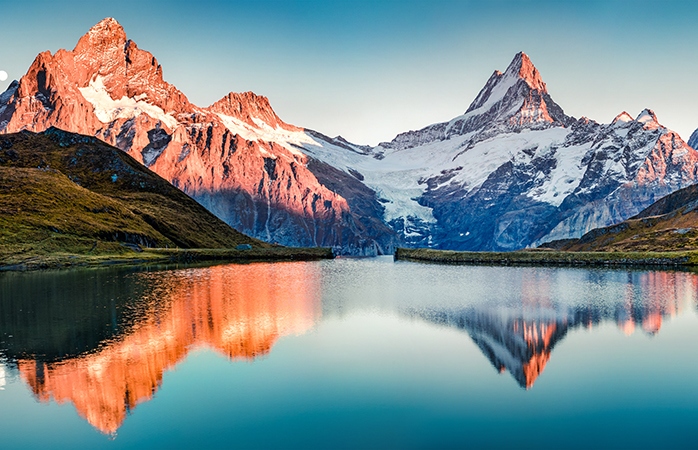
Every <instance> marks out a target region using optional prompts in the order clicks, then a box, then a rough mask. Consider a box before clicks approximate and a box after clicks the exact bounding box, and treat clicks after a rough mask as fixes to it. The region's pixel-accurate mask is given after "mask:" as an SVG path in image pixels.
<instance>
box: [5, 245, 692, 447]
mask: <svg viewBox="0 0 698 450" xmlns="http://www.w3.org/2000/svg"><path fill="white" fill-rule="evenodd" d="M697 298H698V276H697V275H696V274H695V273H692V272H680V271H674V272H672V271H668V272H662V271H641V270H631V271H628V270H603V269H576V268H575V269H569V268H523V267H485V266H441V265H431V264H417V263H408V262H394V261H393V260H392V258H391V257H379V258H369V259H351V258H346V259H344V258H340V259H336V260H332V261H318V262H297V263H276V264H249V265H219V266H212V267H196V268H191V267H190V268H185V267H170V268H160V269H156V268H151V269H148V270H143V269H119V270H116V269H100V270H97V269H93V270H78V271H68V272H65V271H63V272H45V273H27V274H12V273H7V274H1V275H0V358H2V359H1V361H2V364H1V365H0V448H17V447H19V448H47V447H49V448H53V447H58V448H114V449H117V448H144V449H145V448H147V449H153V448H168V449H170V448H464V447H468V448H532V449H534V448H535V449H545V448H590V447H591V448H629V447H634V448H653V449H656V448H696V446H697V445H698V443H697V442H696V438H695V431H694V429H695V424H696V423H697V419H698V352H697V351H696V349H695V346H696V343H697V342H698V300H697Z"/></svg>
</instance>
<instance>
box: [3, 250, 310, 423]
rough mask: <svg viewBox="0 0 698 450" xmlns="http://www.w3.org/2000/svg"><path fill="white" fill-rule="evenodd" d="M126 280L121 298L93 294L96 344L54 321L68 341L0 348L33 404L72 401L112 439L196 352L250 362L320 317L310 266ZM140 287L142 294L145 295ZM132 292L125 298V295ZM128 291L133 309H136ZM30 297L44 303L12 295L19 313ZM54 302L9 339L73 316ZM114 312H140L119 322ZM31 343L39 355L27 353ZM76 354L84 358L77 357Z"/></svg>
mask: <svg viewBox="0 0 698 450" xmlns="http://www.w3.org/2000/svg"><path fill="white" fill-rule="evenodd" d="M97 276H98V277H99V274H97ZM126 279H128V280H130V283H129V282H127V283H125V284H122V285H121V288H120V289H121V291H120V294H122V295H125V298H124V299H123V300H121V301H120V299H119V298H116V299H114V298H112V299H110V300H108V301H105V300H104V299H106V298H107V297H110V295H106V296H104V295H98V296H97V297H98V300H97V302H96V303H97V304H99V305H101V306H103V308H96V310H97V311H100V310H102V309H104V310H106V312H105V313H104V314H102V315H99V314H98V315H97V317H96V318H95V319H94V320H93V321H92V322H91V324H92V325H93V326H94V328H93V330H95V331H94V332H93V333H87V334H88V335H89V336H99V338H95V339H83V340H81V341H80V342H81V343H83V344H81V345H79V346H77V347H76V346H75V345H74V343H73V340H71V339H70V338H69V336H74V335H76V334H81V332H82V329H81V326H80V325H81V323H78V324H77V325H78V326H77V327H72V328H71V327H70V323H68V322H66V321H64V320H60V321H59V322H60V325H61V326H60V329H61V330H62V332H61V333H59V334H60V335H61V336H63V335H65V336H66V338H64V339H58V340H56V341H53V342H50V341H51V340H52V339H53V337H54V336H55V334H50V335H49V336H47V337H48V339H47V340H46V341H43V340H41V339H38V340H37V341H34V339H33V338H32V339H30V340H29V341H26V340H24V339H20V340H21V341H22V342H23V343H22V344H21V345H19V346H17V345H15V346H14V347H13V345H3V347H4V349H5V353H6V356H8V357H9V358H8V359H10V360H13V361H14V364H15V365H16V367H17V368H18V370H19V373H20V376H21V378H22V379H23V380H24V381H25V382H26V383H27V384H28V385H29V386H30V387H31V389H32V391H33V393H34V395H35V396H36V398H37V399H38V400H40V401H42V402H48V401H50V400H54V401H56V402H58V403H59V404H60V403H65V402H71V403H73V404H74V405H75V407H76V408H77V410H78V412H79V414H80V415H81V416H82V417H84V418H85V419H86V420H87V421H89V423H90V424H92V425H93V426H95V427H96V428H97V429H99V430H100V431H101V432H103V433H109V434H113V433H115V432H116V431H117V429H118V428H119V427H120V426H121V424H122V423H123V421H124V419H125V417H126V415H127V414H128V413H129V411H130V410H131V409H132V408H134V407H135V406H136V405H137V404H139V403H141V402H144V401H147V400H150V399H151V398H152V397H153V395H154V394H155V392H156V391H157V389H158V388H159V387H160V384H161V382H162V376H163V373H164V372H165V371H167V370H169V369H171V368H172V367H173V366H175V365H176V364H177V363H178V362H180V361H182V360H183V359H184V358H185V357H186V356H187V354H188V353H189V352H190V351H192V350H193V349H197V348H201V347H206V348H210V349H212V350H214V351H216V352H219V353H220V354H222V355H225V356H226V357H228V358H230V359H234V360H236V359H243V360H251V359H254V358H256V357H258V356H261V355H265V354H267V353H268V352H269V351H270V349H271V348H272V346H273V345H274V343H275V342H276V341H277V339H279V337H281V336H284V335H288V334H293V333H303V332H305V331H306V330H308V329H309V328H311V327H312V326H313V324H314V323H315V321H316V320H318V318H319V317H318V316H319V314H320V308H319V306H320V305H319V297H318V295H317V291H318V289H317V287H318V286H317V275H316V273H314V266H312V265H306V264H294V263H289V264H258V265H246V266H241V265H230V266H216V267H209V268H201V269H192V270H184V271H175V272H159V273H155V274H134V275H133V276H131V277H126ZM88 284H89V283H88ZM142 286H148V291H147V292H142V289H140V287H142ZM129 287H130V289H131V292H125V291H124V289H126V290H128V288H129ZM112 294H113V293H112ZM134 294H135V295H137V296H138V302H137V303H138V305H134V304H133V303H134V302H135V300H134ZM3 298H4V296H3ZM34 300H38V301H39V302H41V298H28V297H25V296H23V297H22V298H17V297H15V298H14V301H13V302H12V304H13V305H14V308H13V309H14V310H15V312H20V311H21V309H22V308H19V310H20V311H17V309H18V308H17V306H18V305H22V306H25V307H28V306H29V304H31V303H32V302H33V301H34ZM59 303H61V302H56V303H55V304H54V303H51V302H50V303H48V304H46V305H44V307H45V310H44V312H45V314H31V315H29V316H27V315H24V316H23V317H24V319H23V320H21V321H20V322H23V323H22V324H14V331H12V333H18V334H21V333H22V330H19V329H18V328H19V327H20V326H21V325H25V328H27V329H29V330H34V329H37V330H40V329H48V328H50V325H51V324H52V323H53V320H52V318H53V317H54V316H58V317H59V318H63V317H73V316H74V315H76V314H77V313H78V312H77V309H79V308H76V309H75V308H71V306H70V305H73V303H72V302H70V301H68V302H67V304H68V306H67V307H66V305H65V302H64V303H63V304H62V305H60V304H59ZM117 305H118V307H117ZM109 306H112V307H111V309H110V310H109V308H108V307H109ZM73 309H75V310H73ZM2 311H3V314H2V316H3V319H4V320H5V321H12V319H11V314H5V313H6V312H7V311H8V309H5V307H4V305H3V309H2ZM119 311H137V312H132V313H131V317H130V319H129V320H122V321H120V320H119V318H118V316H119ZM120 322H121V326H118V325H116V324H118V323H120ZM105 325H106V326H105ZM3 330H5V328H3ZM110 331H111V332H110ZM13 337H14V335H13ZM35 337H37V336H35ZM105 337H107V339H105V340H101V341H100V340H99V339H102V338H105ZM8 340H9V341H10V342H12V341H14V339H8ZM88 342H89V344H87V343H88ZM32 344H37V348H38V349H40V351H37V352H31V350H30V348H29V347H30V346H31V345H32ZM87 345H91V346H92V349H88V348H87V347H86V346H87ZM46 346H48V348H47V347H46ZM76 350H83V354H79V355H75V351H76ZM30 355H31V356H30ZM60 355H66V357H60Z"/></svg>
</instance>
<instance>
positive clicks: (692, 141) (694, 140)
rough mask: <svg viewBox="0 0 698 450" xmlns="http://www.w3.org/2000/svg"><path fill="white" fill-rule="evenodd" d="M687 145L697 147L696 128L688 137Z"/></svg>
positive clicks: (697, 136) (697, 129) (697, 134)
mask: <svg viewBox="0 0 698 450" xmlns="http://www.w3.org/2000/svg"><path fill="white" fill-rule="evenodd" d="M688 146H689V147H691V148H693V149H696V148H697V147H698V128H696V131H694V132H693V134H692V135H691V137H690V138H688Z"/></svg>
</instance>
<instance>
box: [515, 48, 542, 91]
mask: <svg viewBox="0 0 698 450" xmlns="http://www.w3.org/2000/svg"><path fill="white" fill-rule="evenodd" d="M509 73H511V74H512V75H514V74H515V75H517V76H518V77H519V78H520V79H522V80H523V81H525V82H526V84H528V85H529V86H530V87H531V89H537V90H538V91H540V92H541V93H542V92H545V93H547V92H548V90H547V89H546V88H545V83H543V80H542V79H541V77H540V72H538V69H536V67H535V66H534V65H533V63H532V62H531V59H530V58H529V57H528V55H527V54H525V53H524V52H519V53H517V54H516V56H514V59H513V61H512V62H511V64H509V67H507V70H506V72H504V75H505V76H506V75H507V74H509Z"/></svg>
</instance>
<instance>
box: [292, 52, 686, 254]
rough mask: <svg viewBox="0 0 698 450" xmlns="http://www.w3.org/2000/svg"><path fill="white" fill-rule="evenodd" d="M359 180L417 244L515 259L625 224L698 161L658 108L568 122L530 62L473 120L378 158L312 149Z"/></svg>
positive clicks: (483, 94)
mask: <svg viewBox="0 0 698 450" xmlns="http://www.w3.org/2000/svg"><path fill="white" fill-rule="evenodd" d="M306 150H307V151H308V152H309V154H311V155H312V156H315V157H317V158H319V159H322V160H324V161H326V162H328V163H330V164H332V165H334V166H335V167H339V168H342V169H343V170H344V171H346V172H350V171H351V170H353V171H355V172H356V171H358V172H360V173H361V174H362V177H363V179H364V183H365V184H366V185H368V186H369V187H370V188H372V189H374V190H375V191H376V192H377V194H378V196H379V197H380V199H381V201H382V202H383V203H384V206H385V209H386V212H385V219H386V222H387V223H389V224H390V225H391V226H392V227H393V228H394V229H395V230H396V231H398V232H399V233H400V235H401V237H402V238H403V240H405V241H406V242H407V243H408V244H411V245H412V246H428V247H434V248H441V249H451V250H498V251H502V250H504V251H506V250H516V249H520V248H524V247H529V246H535V245H537V244H538V243H541V242H545V241H549V240H555V239H564V238H576V237H580V236H582V235H583V234H584V233H586V232H587V231H589V230H591V229H594V228H598V227H601V226H607V225H610V224H614V223H618V222H621V221H622V220H624V219H627V218H628V217H631V216H633V215H635V214H637V213H638V212H640V211H641V210H643V209H644V208H646V207H647V206H649V205H650V204H651V203H653V202H654V201H656V200H658V199H659V198H661V197H662V196H664V195H666V194H669V193H671V192H673V191H675V190H677V189H680V188H682V187H686V186H688V185H691V184H693V183H695V182H696V179H697V178H696V177H697V174H698V153H697V152H696V151H695V150H693V149H692V148H690V147H689V146H688V145H687V144H686V143H685V142H684V141H683V140H682V139H681V138H680V137H679V135H678V134H676V133H675V132H673V131H671V130H668V129H666V128H665V127H663V126H662V125H660V124H659V122H658V120H657V117H656V116H655V114H654V112H652V111H651V110H648V109H646V110H644V111H642V112H641V113H640V114H639V115H638V116H637V117H636V118H634V119H633V117H631V116H630V115H629V114H627V113H625V112H623V113H621V114H619V115H618V116H617V117H616V119H615V120H614V121H613V122H612V123H610V124H607V125H602V124H599V123H597V122H595V121H593V120H590V119H587V118H581V119H575V118H572V117H569V116H567V115H565V114H564V112H563V110H562V108H561V107H560V106H559V105H557V104H556V103H555V102H554V101H553V100H552V98H551V96H550V94H549V93H548V91H547V87H546V85H545V83H544V82H543V81H542V79H541V76H540V73H539V72H538V70H537V69H536V68H535V67H534V66H533V64H532V63H531V61H530V59H529V58H528V56H527V55H525V54H524V53H519V54H517V55H516V56H515V58H514V60H513V61H512V62H511V64H510V65H509V67H508V68H507V69H506V71H505V72H504V73H501V72H499V71H495V72H494V73H493V74H492V76H491V77H490V78H489V80H488V81H487V83H486V84H485V87H484V88H483V89H482V90H481V91H480V93H479V95H478V96H477V97H476V99H475V100H474V101H473V102H472V104H471V105H470V107H469V108H468V109H467V111H466V112H465V114H464V115H462V116H458V117H456V118H454V119H452V120H451V121H449V122H443V123H438V124H435V125H431V126H428V127H426V128H423V129H421V130H419V131H410V132H407V133H403V134H400V135H398V136H397V137H396V138H395V139H393V140H392V141H391V142H385V143H381V144H380V145H379V146H377V147H375V148H372V149H370V151H368V152H367V153H368V154H367V155H360V154H357V153H352V152H350V151H344V154H342V155H337V154H336V153H331V152H325V153H322V151H324V149H316V148H314V147H313V148H311V147H306Z"/></svg>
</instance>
